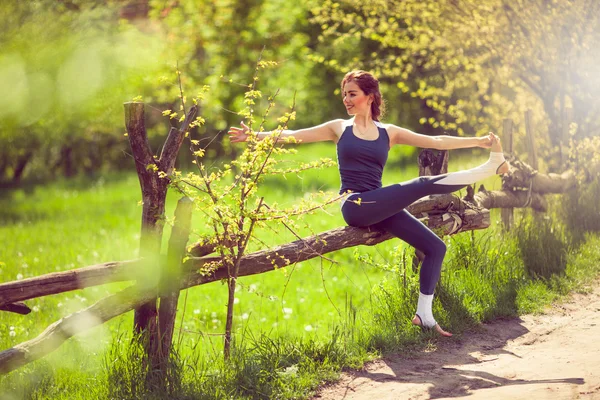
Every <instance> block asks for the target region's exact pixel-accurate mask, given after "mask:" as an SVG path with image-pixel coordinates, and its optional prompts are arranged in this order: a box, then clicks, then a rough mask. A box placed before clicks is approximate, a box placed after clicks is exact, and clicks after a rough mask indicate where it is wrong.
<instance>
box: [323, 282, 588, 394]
mask: <svg viewBox="0 0 600 400" xmlns="http://www.w3.org/2000/svg"><path fill="white" fill-rule="evenodd" d="M438 344H439V347H438V348H437V349H436V350H435V351H432V352H424V353H422V354H419V355H417V356H415V357H414V358H410V359H408V358H403V357H402V356H394V357H389V358H385V359H383V360H379V361H376V362H373V363H371V364H369V365H368V366H366V368H365V369H364V370H363V371H360V372H356V373H352V374H344V376H343V377H342V380H341V381H340V382H339V383H337V384H336V385H333V386H328V387H325V388H323V389H322V390H321V391H320V393H319V394H318V395H317V396H316V397H315V399H318V400H324V399H348V400H350V399H352V400H363V399H365V400H380V399H415V400H416V399H445V398H452V399H456V398H463V397H464V398H469V399H486V400H490V399H511V400H512V399H527V400H537V399H600V283H598V282H597V284H596V285H595V289H594V291H593V292H592V293H591V294H589V295H574V296H572V297H571V298H570V300H568V301H566V302H564V303H562V304H559V305H555V306H553V307H552V309H550V310H549V311H548V313H547V314H545V315H541V316H524V317H523V318H520V319H519V318H517V319H511V320H502V321H496V322H493V323H491V324H487V325H485V326H484V327H483V329H482V330H481V332H476V333H472V332H469V333H466V334H465V335H463V336H462V338H461V339H454V338H453V339H444V340H440V341H439V342H438Z"/></svg>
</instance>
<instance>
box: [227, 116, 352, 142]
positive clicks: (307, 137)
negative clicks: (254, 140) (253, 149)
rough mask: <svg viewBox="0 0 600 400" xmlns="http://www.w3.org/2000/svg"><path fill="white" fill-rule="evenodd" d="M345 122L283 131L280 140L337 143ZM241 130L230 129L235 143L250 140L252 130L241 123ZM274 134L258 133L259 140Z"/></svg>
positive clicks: (334, 121)
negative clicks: (249, 135) (292, 139)
mask: <svg viewBox="0 0 600 400" xmlns="http://www.w3.org/2000/svg"><path fill="white" fill-rule="evenodd" d="M343 122H344V120H342V119H335V120H332V121H329V122H325V123H324V124H321V125H317V126H313V127H311V128H304V129H298V130H288V129H286V130H283V131H282V132H281V136H280V138H279V140H280V141H283V140H284V139H285V138H290V137H291V138H294V139H295V141H296V142H297V143H312V142H323V141H327V140H332V141H334V142H337V140H338V138H339V137H340V135H341V134H342V124H343ZM241 126H242V127H241V128H237V127H234V126H232V127H231V128H229V132H227V133H228V134H229V139H230V140H231V141H232V142H233V143H237V142H245V141H246V140H248V133H249V132H250V128H249V127H248V126H246V124H244V122H241ZM272 133H273V132H272V131H271V132H259V133H257V136H258V139H260V140H262V139H264V138H266V137H269V136H270V135H271V134H272Z"/></svg>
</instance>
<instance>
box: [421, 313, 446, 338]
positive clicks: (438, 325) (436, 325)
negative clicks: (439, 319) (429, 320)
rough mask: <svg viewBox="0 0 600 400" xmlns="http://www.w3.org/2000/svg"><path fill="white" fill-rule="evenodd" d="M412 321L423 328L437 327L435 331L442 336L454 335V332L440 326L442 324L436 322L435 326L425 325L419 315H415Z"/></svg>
mask: <svg viewBox="0 0 600 400" xmlns="http://www.w3.org/2000/svg"><path fill="white" fill-rule="evenodd" d="M412 323H413V325H416V326H420V327H421V328H422V329H433V328H435V331H436V332H437V333H438V334H439V335H440V336H446V337H450V336H452V334H451V333H450V332H447V331H445V330H443V329H442V327H441V326H440V324H435V326H434V327H433V328H427V327H424V326H423V324H422V322H421V318H420V317H419V316H418V315H415V317H414V318H413V319H412Z"/></svg>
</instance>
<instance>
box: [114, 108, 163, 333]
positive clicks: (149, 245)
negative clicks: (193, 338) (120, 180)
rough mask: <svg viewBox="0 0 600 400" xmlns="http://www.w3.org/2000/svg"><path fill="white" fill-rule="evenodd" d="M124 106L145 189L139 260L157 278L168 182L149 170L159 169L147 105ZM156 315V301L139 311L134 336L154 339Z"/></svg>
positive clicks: (136, 161) (133, 150)
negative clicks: (148, 126) (146, 119)
mask: <svg viewBox="0 0 600 400" xmlns="http://www.w3.org/2000/svg"><path fill="white" fill-rule="evenodd" d="M123 106H124V107H125V126H126V127H127V135H128V137H129V143H130V145H131V151H132V154H133V159H134V161H135V168H136V170H137V174H138V179H139V181H140V186H141V189H142V203H143V209H142V228H141V234H140V257H142V258H143V259H144V260H145V263H146V265H145V266H144V267H143V268H145V269H146V270H147V274H146V277H156V276H157V272H158V259H159V255H160V244H161V240H162V230H163V223H162V217H163V216H164V212H165V199H166V194H167V188H166V184H167V181H166V180H165V179H162V180H159V179H158V177H157V175H156V171H153V170H151V169H150V168H149V167H152V166H156V165H157V160H155V159H154V154H153V153H152V150H151V149H150V145H149V144H148V137H147V135H146V126H145V122H144V103H139V102H129V103H125V104H124V105H123ZM157 168H158V167H157ZM144 281H145V279H140V282H139V283H140V284H141V286H142V287H144V286H146V287H148V288H152V287H156V283H157V282H155V281H152V282H147V281H146V282H144ZM156 312H157V311H156V299H154V300H151V301H149V302H147V303H145V304H144V305H142V306H141V307H139V308H136V310H135V315H134V330H135V332H136V333H138V334H139V333H143V332H145V333H147V334H148V333H149V334H150V336H152V332H155V330H156V318H155V316H156Z"/></svg>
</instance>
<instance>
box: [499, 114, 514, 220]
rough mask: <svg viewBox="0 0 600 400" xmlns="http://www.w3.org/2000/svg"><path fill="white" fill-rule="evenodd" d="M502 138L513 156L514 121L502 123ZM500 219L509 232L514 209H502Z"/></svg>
mask: <svg viewBox="0 0 600 400" xmlns="http://www.w3.org/2000/svg"><path fill="white" fill-rule="evenodd" d="M502 136H503V138H504V139H505V147H504V148H505V150H506V152H507V153H508V154H512V152H513V121H512V119H509V118H505V119H504V121H503V123H502ZM500 218H501V219H502V226H503V227H504V229H505V230H507V231H509V230H510V228H511V226H512V222H513V218H514V209H512V208H501V209H500Z"/></svg>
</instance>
